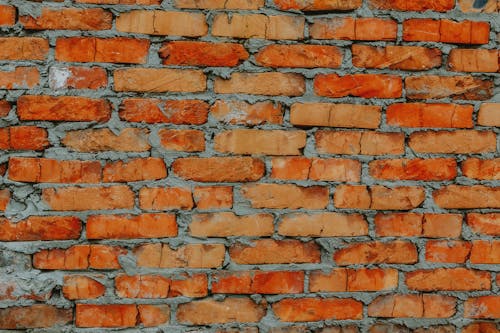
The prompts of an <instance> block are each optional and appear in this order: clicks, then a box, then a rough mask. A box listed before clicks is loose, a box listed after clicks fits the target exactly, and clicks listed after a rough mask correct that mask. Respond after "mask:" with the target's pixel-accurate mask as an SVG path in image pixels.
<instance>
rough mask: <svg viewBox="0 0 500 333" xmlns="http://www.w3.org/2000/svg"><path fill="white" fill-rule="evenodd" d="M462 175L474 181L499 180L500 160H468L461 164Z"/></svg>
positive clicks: (472, 158)
mask: <svg viewBox="0 0 500 333" xmlns="http://www.w3.org/2000/svg"><path fill="white" fill-rule="evenodd" d="M462 173H463V175H464V176H465V177H469V178H474V179H481V180H500V158H494V159H490V160H483V159H479V158H474V157H471V158H468V159H466V160H465V161H463V162H462Z"/></svg>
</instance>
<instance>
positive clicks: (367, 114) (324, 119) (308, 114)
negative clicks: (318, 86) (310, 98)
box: [290, 103, 382, 128]
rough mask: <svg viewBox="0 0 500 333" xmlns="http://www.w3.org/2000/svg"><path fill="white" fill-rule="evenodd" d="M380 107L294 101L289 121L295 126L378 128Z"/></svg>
mask: <svg viewBox="0 0 500 333" xmlns="http://www.w3.org/2000/svg"><path fill="white" fill-rule="evenodd" d="M381 109H382V108H381V107H379V106H375V105H356V104H331V103H294V104H292V106H291V109H290V122H291V123H292V124H294V125H296V126H329V127H347V128H351V127H354V128H378V126H379V125H380V119H381Z"/></svg>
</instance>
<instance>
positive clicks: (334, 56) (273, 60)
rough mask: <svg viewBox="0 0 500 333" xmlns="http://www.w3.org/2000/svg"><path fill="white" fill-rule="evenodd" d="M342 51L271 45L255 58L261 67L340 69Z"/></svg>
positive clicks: (337, 49) (319, 46)
mask: <svg viewBox="0 0 500 333" xmlns="http://www.w3.org/2000/svg"><path fill="white" fill-rule="evenodd" d="M342 58H343V55H342V51H341V50H340V49H339V48H337V47H335V46H323V45H278V44H274V45H269V46H266V47H264V48H263V49H262V50H260V51H259V53H258V54H257V55H256V56H255V60H256V61H257V63H258V64H259V65H261V66H266V67H274V68H276V67H299V68H318V67H326V68H338V67H340V66H341V65H342Z"/></svg>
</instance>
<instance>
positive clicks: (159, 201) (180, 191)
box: [139, 187, 194, 210]
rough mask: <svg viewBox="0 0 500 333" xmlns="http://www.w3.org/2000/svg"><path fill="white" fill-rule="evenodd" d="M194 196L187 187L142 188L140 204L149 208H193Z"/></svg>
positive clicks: (143, 207)
mask: <svg viewBox="0 0 500 333" xmlns="http://www.w3.org/2000/svg"><path fill="white" fill-rule="evenodd" d="M193 205H194V204H193V197H192V195H191V191H190V190H189V189H187V188H181V187H170V188H160V187H156V188H147V187H144V188H141V190H140V191H139V206H140V207H141V209H147V210H170V209H191V208H193Z"/></svg>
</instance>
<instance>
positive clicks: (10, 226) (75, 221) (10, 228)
mask: <svg viewBox="0 0 500 333" xmlns="http://www.w3.org/2000/svg"><path fill="white" fill-rule="evenodd" d="M81 231H82V221H81V220H80V219H79V218H77V217H72V216H68V217H64V216H60V217H59V216H30V217H28V218H26V219H25V220H22V221H19V222H16V223H14V222H12V221H10V220H8V219H4V218H2V219H0V240H2V241H35V240H67V239H78V238H79V237H80V233H81Z"/></svg>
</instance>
